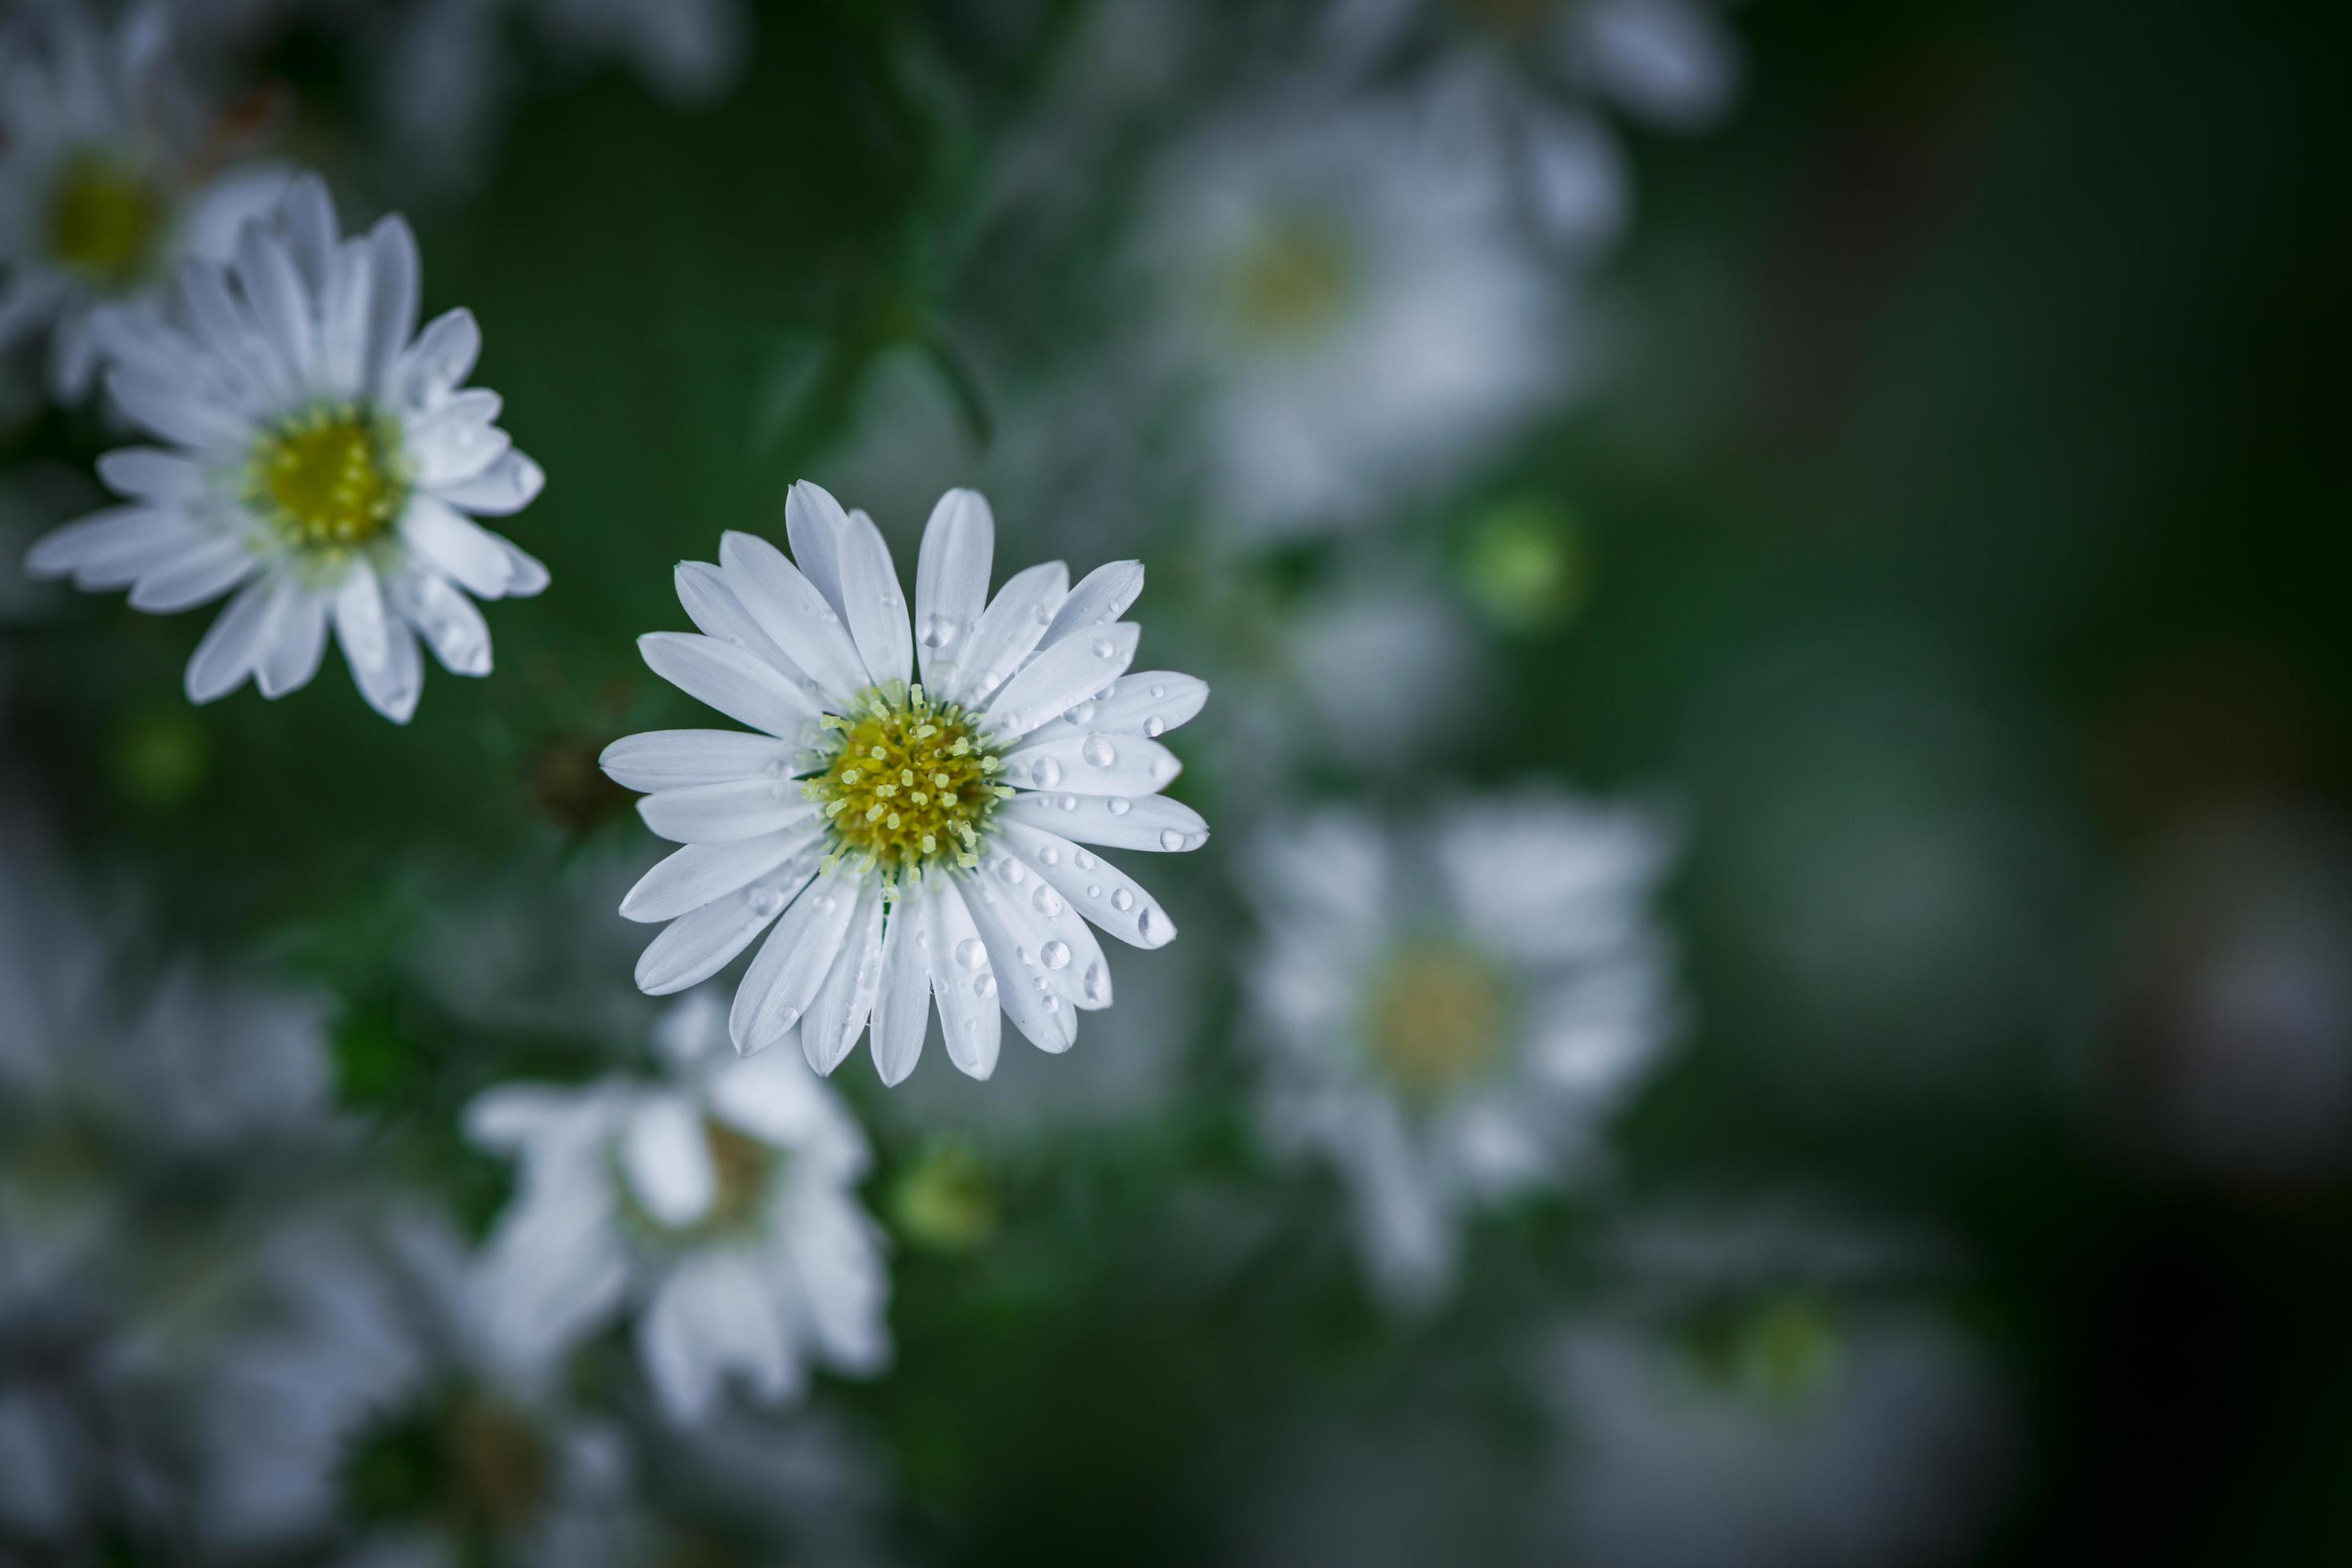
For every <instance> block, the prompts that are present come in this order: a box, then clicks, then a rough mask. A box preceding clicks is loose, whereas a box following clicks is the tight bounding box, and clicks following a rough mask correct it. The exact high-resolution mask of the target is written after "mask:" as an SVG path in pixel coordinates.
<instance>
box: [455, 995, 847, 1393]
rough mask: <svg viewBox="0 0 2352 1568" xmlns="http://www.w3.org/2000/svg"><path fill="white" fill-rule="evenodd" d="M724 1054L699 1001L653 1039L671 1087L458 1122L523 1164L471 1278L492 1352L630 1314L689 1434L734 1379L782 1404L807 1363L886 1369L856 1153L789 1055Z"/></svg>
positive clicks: (840, 1122)
mask: <svg viewBox="0 0 2352 1568" xmlns="http://www.w3.org/2000/svg"><path fill="white" fill-rule="evenodd" d="M726 1037H727V1023H726V1017H725V1015H724V1013H723V1011H722V1009H721V1005H720V1004H719V1002H718V1001H717V1000H716V999H715V998H713V997H711V996H709V995H706V994H697V995H695V996H692V997H689V998H688V999H686V1000H685V1001H682V1002H680V1003H679V1004H678V1005H677V1006H676V1007H675V1008H673V1009H672V1011H671V1012H670V1014H669V1016H668V1017H667V1019H666V1020H665V1021H664V1023H663V1025H662V1027H661V1031H660V1036H659V1042H660V1045H661V1047H662V1050H663V1054H664V1055H665V1056H666V1058H667V1061H668V1072H667V1077H666V1078H664V1079H643V1080H640V1079H607V1080H604V1081H603V1082H599V1083H594V1084H590V1085H587V1086H585V1087H583V1088H577V1089H565V1088H555V1087H551V1086H539V1085H521V1084H510V1085H506V1086H503V1087H500V1088H498V1089H491V1090H489V1091H488V1092H486V1093H485V1094H483V1095H481V1096H480V1097H479V1098H478V1099H477V1100H475V1101H474V1103H473V1105H472V1106H471V1107H470V1108H469V1109H468V1110H467V1118H466V1122H467V1132H468V1135H469V1136H470V1137H471V1138H472V1139H473V1141H474V1142H476V1143H478V1144H479V1145H480V1146H482V1147H483V1148H485V1149H488V1150H490V1151H492V1152H499V1153H507V1154H512V1155H514V1156H516V1157H517V1158H519V1159H520V1162H521V1170H520V1184H519V1188H518V1191H517V1194H516V1197H515V1199H514V1202H513V1204H512V1205H511V1206H510V1207H509V1209H508V1211H507V1213H506V1214H505V1215H504V1216H503V1217H502V1218H501V1219H500V1221H499V1225H498V1227H497V1229H496V1230H495V1231H494V1232H493V1233H492V1235H491V1237H490V1239H489V1242H488V1246H487V1247H486V1249H485V1251H484V1254H483V1256H482V1258H481V1262H480V1268H481V1273H482V1282H483V1289H484V1292H485V1299H486V1301H487V1303H488V1310H489V1311H490V1312H491V1313H492V1314H493V1315H494V1317H495V1319H496V1321H497V1324H498V1331H499V1339H500V1340H501V1341H502V1342H511V1343H516V1344H520V1345H524V1346H535V1347H536V1348H537V1351H538V1352H539V1353H541V1354H544V1355H552V1354H555V1353H558V1352H562V1351H563V1350H565V1349H568V1348H569V1347H570V1346H572V1344H573V1343H575V1342H578V1341H579V1340H580V1339H581V1338H582V1337H583V1336H584V1335H586V1334H589V1333H591V1332H593V1331H596V1330H598V1329H600V1328H602V1327H604V1325H605V1324H606V1323H608V1322H610V1321H612V1320H613V1319H614V1317H616V1316H618V1315H619V1314H620V1313H622V1312H623V1311H624V1310H627V1309H628V1308H629V1307H630V1306H632V1305H634V1306H635V1307H636V1309H637V1310H638V1316H637V1320H636V1338H637V1348H638V1352H639V1355H640V1358H641V1359H642V1361H643V1363H644V1365H645V1369H646V1376H647V1377H648V1378H649V1379H650V1380H651V1382H652V1384H653V1386H654V1389H655V1391H656V1394H658V1395H659V1396H660V1399H661V1403H662V1406H663V1408H664V1410H665V1411H666V1412H667V1414H668V1415H669V1416H670V1417H671V1419H673V1420H674V1421H677V1422H679V1423H693V1422H698V1421H701V1420H703V1419H705V1418H706V1417H708V1416H709V1415H710V1413H711V1412H712V1410H713V1409H714V1407H715V1406H716V1405H717V1403H718V1399H719V1392H720V1387H721V1384H723V1383H724V1382H725V1381H726V1380H728V1379H729V1378H730V1377H740V1378H741V1379H743V1380H744V1381H746V1382H747V1383H748V1384H750V1386H751V1392H752V1393H753V1394H755V1395H756V1396H757V1398H758V1399H759V1400H760V1401H761V1403H762V1404H767V1405H777V1404H782V1403H786V1402H789V1401H791V1400H793V1399H795V1398H797V1397H798V1396H799V1394H800V1393H801V1390H802V1388H803V1385H804V1384H805V1382H806V1378H807V1368H808V1366H809V1364H810V1363H822V1364H824V1365H826V1366H830V1367H834V1368H835V1369H837V1370H840V1371H843V1372H848V1373H874V1372H877V1371H878V1370H880V1368H881V1367H882V1366H883V1365H884V1364H885V1363H887V1361H888V1359H889V1353H890V1347H889V1339H888V1333H887V1329H886V1327H885V1325H884V1322H883V1317H882V1313H883V1304H884V1301H885V1300H886V1299H887V1294H888V1289H889V1282H888V1279H887V1275H886V1274H885V1272H884V1269H883V1263H882V1254H881V1242H880V1237H879V1233H878V1231H877V1228H876V1226H875V1225H874V1223H873V1221H872V1220H870V1219H869V1218H868V1217H867V1216H866V1211H865V1210H864V1209H863V1208H861V1207H860V1206H859V1205H858V1203H857V1199H856V1194H855V1192H854V1190H853V1189H854V1187H855V1185H856V1182H857V1181H858V1180H859V1179H860V1178H861V1177H862V1176H863V1175H864V1174H865V1173H866V1139H865V1136H864V1134H862V1133H861V1132H859V1131H858V1130H857V1125H856V1122H855V1121H852V1120H851V1119H850V1117H849V1114H848V1112H847V1111H846V1110H844V1109H843V1108H842V1106H841V1104H840V1102H839V1101H838V1100H836V1099H835V1097H834V1095H833V1092H832V1091H831V1090H830V1089H827V1088H826V1087H825V1086H824V1084H822V1083H819V1082H818V1081H817V1080H816V1079H814V1078H813V1077H812V1076H810V1074H809V1072H808V1069H807V1068H804V1067H803V1066H802V1064H801V1063H800V1061H799V1060H798V1059H797V1058H794V1057H793V1055H792V1054H791V1053H790V1052H788V1051H776V1052H772V1053H770V1054H768V1055H766V1056H762V1057H757V1058H751V1059H749V1060H745V1059H741V1058H737V1057H736V1056H735V1055H734V1054H733V1053H732V1052H731V1051H730V1050H729V1049H727V1047H726Z"/></svg>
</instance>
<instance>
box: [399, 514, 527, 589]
mask: <svg viewBox="0 0 2352 1568" xmlns="http://www.w3.org/2000/svg"><path fill="white" fill-rule="evenodd" d="M400 537H401V538H402V539H403V540H404V542H406V543H407V545H408V547H409V548H410V549H411V550H414V551H415V552H416V553H417V555H418V557H419V558H421V559H422V560H424V561H425V563H428V564H430V565H431V566H432V568H433V569H434V570H435V571H436V572H438V573H440V574H442V575H443V576H445V577H447V578H449V579H451V580H452V581H453V582H456V583H457V584H459V585H460V586H462V587H463V588H464V589H465V590H466V591H467V593H469V594H472V595H475V596H476V597H477V598H482V599H495V598H497V597H499V595H501V594H503V593H505V592H506V587H507V576H508V574H509V572H510V571H511V570H512V568H511V566H510V564H509V562H508V559H507V552H506V551H505V550H504V549H503V548H502V547H501V545H500V543H499V538H498V536H497V535H496V534H494V533H491V532H490V531H488V529H485V528H484V527H483V526H482V525H481V524H480V523H478V522H476V521H474V520H473V519H472V518H470V517H466V516H463V515H461V514H459V513H458V512H457V511H454V510H451V509H450V508H448V507H447V506H445V505H444V504H442V503H441V502H440V501H438V500H435V499H434V498H433V497H431V496H429V495H423V494H418V495H412V496H410V497H409V498H408V505H407V507H406V508H405V509H404V510H403V511H402V512H401V514H400Z"/></svg>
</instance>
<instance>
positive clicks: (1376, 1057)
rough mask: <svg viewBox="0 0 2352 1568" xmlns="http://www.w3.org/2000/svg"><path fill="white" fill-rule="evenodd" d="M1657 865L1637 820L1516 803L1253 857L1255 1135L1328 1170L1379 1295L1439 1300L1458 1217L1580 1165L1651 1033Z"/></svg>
mask: <svg viewBox="0 0 2352 1568" xmlns="http://www.w3.org/2000/svg"><path fill="white" fill-rule="evenodd" d="M1671 855H1672V840H1671V836H1670V834H1669V833H1668V832H1667V831H1666V830H1665V829H1664V826H1662V825H1661V824H1660V823H1659V822H1658V821H1657V819H1656V818H1655V817H1654V816H1652V815H1651V814H1649V813H1646V812H1643V811H1640V810H1635V809H1632V808H1627V807H1603V806H1598V805H1588V804H1585V803H1582V802H1580V801H1576V800H1573V799H1570V798H1565V797H1559V796H1553V795H1533V794H1531V795H1525V796H1522V797H1519V798H1515V799H1514V798H1505V799H1500V800H1494V801H1486V802H1477V803H1469V804H1464V805H1456V806H1454V807H1453V808H1451V809H1450V810H1449V811H1447V812H1446V813H1445V814H1444V816H1441V817H1440V818H1439V819H1438V820H1437V822H1436V823H1435V824H1434V825H1433V828H1432V829H1431V830H1430V831H1429V832H1427V833H1426V834H1413V835H1406V834H1391V832H1389V831H1387V830H1385V829H1383V828H1382V827H1381V825H1379V824H1378V823H1375V822H1372V821H1370V820H1368V819H1366V818H1363V817H1360V816H1356V815H1354V814H1351V813H1349V812H1344V811H1329V812H1326V813H1324V814H1322V815H1319V816H1314V817H1311V818H1309V819H1307V820H1306V821H1305V822H1303V823H1300V824H1298V825H1297V826H1292V827H1288V828H1284V829H1278V830H1276V831H1274V832H1271V833H1269V834H1267V835H1266V836H1265V838H1264V840H1263V841H1262V843H1261V845H1260V847H1259V851H1258V853H1257V855H1256V857H1255V862H1254V864H1253V866H1252V868H1251V887H1250V889H1249V890H1250V892H1251V894H1252V896H1253V900H1254V901H1255V903H1256V905H1257V906H1258V909H1259V910H1260V913H1261V918H1262V920H1263V922H1264V924H1265V946H1264V948H1263V949H1262V951H1261V952H1259V953H1258V955H1257V957H1256V959H1255V963H1253V965H1252V966H1251V970H1250V973H1249V985H1250V991H1251V1004H1252V1010H1253V1012H1254V1014H1255V1020H1256V1025H1257V1033H1258V1035H1259V1036H1260V1037H1261V1039H1262V1041H1263V1043H1264V1046H1265V1050H1266V1054H1267V1058H1268V1059H1267V1064H1266V1077H1265V1100H1264V1108H1265V1122H1266V1126H1267V1130H1268V1132H1269V1135H1270V1136H1271V1137H1272V1138H1273V1139H1274V1140H1275V1141H1276V1142H1277V1143H1278V1144H1279V1145H1281V1146H1284V1147H1286V1148H1288V1149H1292V1150H1297V1151H1300V1152H1309V1153H1312V1154H1313V1155H1315V1156H1316V1157H1318V1158H1319V1159H1322V1160H1325V1161H1328V1162H1329V1163H1332V1164H1333V1165H1335V1166H1336V1167H1338V1169H1339V1173H1340V1174H1341V1176H1342V1177H1343V1179H1344V1180H1345V1182H1346V1183H1347V1185H1348V1188H1349V1197H1350V1199H1351V1201H1352V1205H1353V1207H1354V1211H1355V1215H1356V1222H1357V1230H1358V1233H1359V1236H1360V1242H1361V1245H1362V1248H1363V1251H1364V1254H1365V1258H1366V1261H1367V1262H1368V1264H1369V1265H1370V1268H1371V1271H1372V1274H1373V1277H1374V1279H1375V1280H1376V1281H1377V1283H1378V1284H1379V1285H1380V1286H1381V1289H1382V1290H1383V1291H1384V1292H1386V1293H1387V1294H1389V1295H1390V1296H1391V1297H1392V1298H1395V1299H1398V1300H1404V1301H1408V1302H1411V1301H1419V1300H1427V1299H1429V1298H1431V1297H1433V1296H1435V1295H1437V1294H1439V1293H1441V1292H1442V1291H1444V1289H1446V1288H1447V1287H1448V1286H1449V1285H1450V1284H1451V1282H1452V1275H1453V1270H1454V1257H1455V1251H1456V1247H1457V1239H1458V1238H1457V1233H1458V1231H1459V1228H1460V1226H1461V1223H1462V1219H1463V1216H1464V1214H1465V1211H1467V1210H1470V1209H1472V1208H1475V1207H1478V1206H1481V1205H1487V1204H1490V1203H1492V1202H1494V1201H1496V1200H1497V1199H1500V1198H1502V1197H1505V1196H1507V1195H1509V1194H1514V1193H1517V1192H1520V1191H1523V1190H1525V1189H1528V1188H1530V1187H1534V1186H1539V1185H1544V1184H1557V1183H1559V1182H1560V1181H1561V1180H1563V1179H1564V1178H1567V1177H1569V1176H1571V1175H1573V1174H1576V1173H1580V1172H1581V1171H1584V1170H1586V1169H1587V1168H1589V1167H1590V1166H1591V1163H1593V1160H1594V1157H1595V1156H1596V1154H1597V1153H1598V1148H1597V1139H1598V1134H1599V1131H1600V1129H1601V1124H1602V1123H1603V1122H1604V1121H1606V1120H1607V1119H1608V1118H1609V1116H1610V1115H1611V1113H1612V1111H1614V1110H1616V1108H1617V1106H1618V1104H1619V1102H1620V1101H1622V1100H1623V1099H1624V1097H1625V1095H1626V1094H1627V1092H1628V1091H1629V1090H1630V1089H1632V1088H1633V1085H1634V1084H1636V1083H1637V1082H1639V1081H1640V1079H1641V1078H1642V1077H1643V1073H1644V1072H1645V1070H1646V1069H1647V1068H1649V1067H1650V1066H1651V1064H1652V1063H1653V1062H1654V1059H1655V1058H1656V1057H1657V1055H1658V1053H1659V1051H1660V1050H1661V1048H1662V1047H1663V1046H1664V1042H1665V1039H1666V1037H1667V1036H1668V1034H1669V1032H1670V1028H1671V1023H1672V1014H1673V1000H1672V997H1671V994H1670V984H1671V976H1670V963H1669V956H1668V952H1667V944H1666V940H1665V938H1664V934H1663V933H1662V932H1661V931H1659V930H1658V929H1657V924H1656V921H1655V919H1654V913H1653V910H1652V899H1653V895H1654V891H1655V889H1656V885H1657V882H1658V880H1659V879H1660V878H1661V877H1662V876H1663V875H1664V870H1665V868H1666V865H1667V862H1668V860H1669V859H1670V858H1671Z"/></svg>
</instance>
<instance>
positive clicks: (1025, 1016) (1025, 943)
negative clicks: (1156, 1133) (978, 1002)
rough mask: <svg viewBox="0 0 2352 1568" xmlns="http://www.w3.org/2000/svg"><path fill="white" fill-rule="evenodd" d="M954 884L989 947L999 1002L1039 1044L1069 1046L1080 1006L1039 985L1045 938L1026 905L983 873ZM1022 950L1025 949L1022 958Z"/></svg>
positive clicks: (1048, 1048) (1073, 1039)
mask: <svg viewBox="0 0 2352 1568" xmlns="http://www.w3.org/2000/svg"><path fill="white" fill-rule="evenodd" d="M957 890H958V891H960V892H961V893H962V894H963V895H964V908H965V909H967V910H970V911H971V919H972V923H973V924H974V925H975V926H977V927H978V928H979V930H980V939H981V941H982V942H983V943H985V944H986V946H987V948H988V962H989V966H990V967H991V968H992V969H993V970H994V971H995V972H996V1002H997V1005H999V1006H1001V1007H1003V1009H1004V1012H1005V1016H1007V1017H1009V1018H1011V1019H1012V1020H1013V1027H1015V1028H1017V1029H1019V1030H1020V1031H1021V1032H1022V1033H1023V1034H1024V1035H1026V1036H1028V1037H1029V1041H1030V1043H1031V1044H1032V1045H1034V1046H1035V1047H1037V1048H1038V1049H1039V1050H1044V1051H1054V1052H1061V1051H1066V1050H1068V1049H1069V1048H1070V1047H1071V1046H1072V1045H1074V1044H1076V1041H1077V1037H1078V1010H1077V1009H1076V1007H1073V1006H1070V1005H1068V1004H1066V1003H1065V1002H1064V1001H1063V1000H1062V999H1061V997H1060V996H1059V995H1057V994H1055V992H1054V991H1053V990H1052V988H1051V987H1050V985H1049V986H1048V987H1047V988H1046V989H1043V990H1041V989H1039V987H1038V985H1037V977H1038V974H1039V971H1038V970H1037V968H1036V955H1037V950H1038V949H1039V948H1040V947H1042V946H1043V945H1044V944H1045V941H1046V938H1045V937H1044V936H1042V935H1040V934H1038V933H1037V931H1035V930H1034V929H1033V924H1032V916H1031V914H1030V912H1029V911H1028V910H1027V909H1026V907H1025V906H1024V905H1020V904H1016V903H1014V902H1013V900H1012V898H1011V897H1010V896H1009V895H1010V892H1011V890H1010V889H997V888H993V887H991V886H990V885H989V879H988V878H986V877H981V876H972V875H969V874H967V875H966V876H964V877H962V878H961V879H959V880H958V889H957ZM1024 953H1026V954H1028V962H1026V963H1024V962H1023V958H1022V955H1023V954H1024Z"/></svg>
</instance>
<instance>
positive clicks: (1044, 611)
mask: <svg viewBox="0 0 2352 1568" xmlns="http://www.w3.org/2000/svg"><path fill="white" fill-rule="evenodd" d="M1029 613H1030V614H1031V615H1033V616H1036V617H1037V624H1038V625H1039V626H1052V625H1053V624H1054V612H1053V611H1052V610H1051V609H1048V608H1047V607H1046V606H1045V605H1043V604H1040V605H1038V606H1037V607H1036V608H1035V609H1034V610H1032V611H1030V612H1029Z"/></svg>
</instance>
